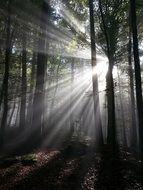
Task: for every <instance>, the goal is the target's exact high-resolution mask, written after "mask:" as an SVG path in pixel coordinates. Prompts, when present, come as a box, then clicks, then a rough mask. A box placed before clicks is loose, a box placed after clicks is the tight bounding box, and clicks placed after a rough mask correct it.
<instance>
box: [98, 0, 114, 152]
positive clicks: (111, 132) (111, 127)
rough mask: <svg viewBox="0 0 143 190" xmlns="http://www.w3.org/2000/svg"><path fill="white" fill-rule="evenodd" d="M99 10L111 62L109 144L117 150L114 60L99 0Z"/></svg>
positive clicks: (107, 80)
mask: <svg viewBox="0 0 143 190" xmlns="http://www.w3.org/2000/svg"><path fill="white" fill-rule="evenodd" d="M99 9H100V14H101V19H102V23H103V30H104V35H105V40H106V44H107V56H108V60H109V67H108V72H107V75H106V85H107V104H108V106H107V112H108V129H107V143H108V144H111V145H112V147H113V149H114V148H116V144H117V141H116V120H115V96H114V81H113V74H112V71H113V65H114V58H113V54H112V53H111V47H110V44H109V37H108V33H107V27H106V24H105V20H104V15H103V11H102V3H101V0H99Z"/></svg>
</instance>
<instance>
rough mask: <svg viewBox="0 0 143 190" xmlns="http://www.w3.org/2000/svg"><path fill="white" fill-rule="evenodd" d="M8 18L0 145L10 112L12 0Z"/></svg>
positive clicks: (9, 3)
mask: <svg viewBox="0 0 143 190" xmlns="http://www.w3.org/2000/svg"><path fill="white" fill-rule="evenodd" d="M7 12H8V18H7V28H6V32H7V36H6V51H5V73H4V79H3V89H2V90H3V95H4V108H3V115H2V121H1V128H0V145H3V143H4V133H5V127H6V124H7V113H8V79H9V63H10V54H11V36H10V29H11V0H9V1H8V11H7Z"/></svg>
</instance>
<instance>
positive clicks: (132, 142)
mask: <svg viewBox="0 0 143 190" xmlns="http://www.w3.org/2000/svg"><path fill="white" fill-rule="evenodd" d="M130 11H131V10H129V43H128V66H129V68H128V74H129V85H130V98H131V111H132V113H131V114H132V115H131V116H132V127H131V137H130V145H131V147H132V148H135V147H136V146H137V130H136V112H135V107H136V106H135V93H134V76H133V68H132V38H131V35H132V32H131V18H130V14H131V13H130Z"/></svg>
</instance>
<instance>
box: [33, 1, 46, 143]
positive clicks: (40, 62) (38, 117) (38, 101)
mask: <svg viewBox="0 0 143 190" xmlns="http://www.w3.org/2000/svg"><path fill="white" fill-rule="evenodd" d="M48 13H49V5H48V4H47V3H46V2H45V1H43V5H42V12H41V23H40V24H41V26H40V29H41V32H40V36H39V44H38V55H37V74H36V87H35V93H34V100H33V119H32V126H33V127H32V130H33V131H32V133H34V134H35V138H37V139H36V140H38V139H39V138H40V137H41V135H42V130H43V111H44V77H45V66H46V63H47V52H46V33H47V23H48V16H47V17H46V15H48Z"/></svg>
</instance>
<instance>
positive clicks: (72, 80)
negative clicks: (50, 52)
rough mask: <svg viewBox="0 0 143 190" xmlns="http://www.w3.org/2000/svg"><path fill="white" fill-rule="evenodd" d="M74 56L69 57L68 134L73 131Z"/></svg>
mask: <svg viewBox="0 0 143 190" xmlns="http://www.w3.org/2000/svg"><path fill="white" fill-rule="evenodd" d="M74 70H75V68H74V58H72V59H71V84H70V136H72V135H73V133H74V121H73V120H74V119H73V85H74V72H75V71H74Z"/></svg>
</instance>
